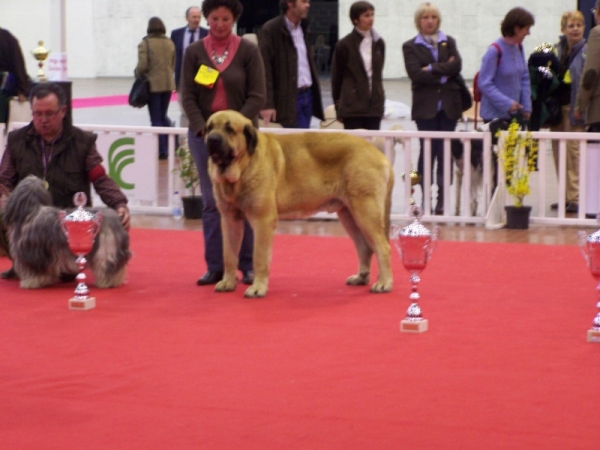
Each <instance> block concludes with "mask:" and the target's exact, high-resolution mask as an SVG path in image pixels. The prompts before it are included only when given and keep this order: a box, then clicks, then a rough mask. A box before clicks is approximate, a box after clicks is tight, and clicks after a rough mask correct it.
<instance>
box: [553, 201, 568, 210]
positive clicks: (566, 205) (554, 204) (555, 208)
mask: <svg viewBox="0 0 600 450" xmlns="http://www.w3.org/2000/svg"><path fill="white" fill-rule="evenodd" d="M568 207H569V204H568V203H565V208H568ZM550 209H552V210H557V209H558V203H552V204H551V205H550Z"/></svg>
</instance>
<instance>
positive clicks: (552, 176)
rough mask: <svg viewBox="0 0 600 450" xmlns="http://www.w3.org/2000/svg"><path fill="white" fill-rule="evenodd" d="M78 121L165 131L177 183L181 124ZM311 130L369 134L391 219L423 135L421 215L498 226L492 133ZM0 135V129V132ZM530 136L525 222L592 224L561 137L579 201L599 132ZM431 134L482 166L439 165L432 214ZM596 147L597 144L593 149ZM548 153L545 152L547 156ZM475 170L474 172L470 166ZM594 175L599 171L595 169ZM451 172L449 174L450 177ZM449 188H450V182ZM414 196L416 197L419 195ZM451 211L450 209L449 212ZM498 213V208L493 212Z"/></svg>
mask: <svg viewBox="0 0 600 450" xmlns="http://www.w3.org/2000/svg"><path fill="white" fill-rule="evenodd" d="M23 125H24V124H23V123H15V124H11V129H12V128H18V127H19V126H23ZM78 127H80V128H82V129H84V130H87V131H91V132H94V133H97V134H102V133H112V134H115V133H116V134H121V135H141V134H154V135H158V134H166V135H168V142H169V157H168V162H167V164H168V181H167V183H168V184H167V185H168V189H169V192H173V191H174V190H176V189H180V188H181V184H180V182H179V180H178V177H177V175H175V174H174V173H173V169H174V168H175V157H174V153H175V152H174V149H175V137H176V136H181V135H187V128H163V127H147V126H146V127H138V126H112V125H78ZM261 131H263V132H268V133H274V134H285V133H297V132H299V130H297V129H283V128H263V129H261ZM307 131H308V132H311V133H335V132H343V133H349V134H353V135H356V136H360V137H363V138H365V139H369V140H372V141H374V142H375V143H376V145H377V146H378V147H379V148H380V150H381V151H383V153H384V154H385V155H386V156H387V157H388V159H389V160H390V161H392V163H393V164H394V170H395V177H396V186H395V188H394V199H393V209H392V214H391V218H392V220H408V219H409V215H408V210H409V206H410V199H411V197H412V186H411V179H410V177H409V176H405V177H404V176H403V174H404V173H406V174H408V173H410V171H411V169H413V168H416V161H417V158H418V154H419V139H423V142H424V144H423V147H424V152H425V153H424V155H425V157H424V174H423V180H422V186H423V192H417V193H416V194H420V198H418V196H416V195H415V199H416V200H417V203H421V204H422V205H423V207H424V211H425V214H424V220H427V221H430V222H453V223H474V224H486V225H488V226H489V227H491V228H493V227H499V225H501V224H498V219H495V220H496V223H491V224H490V220H492V221H493V220H494V219H490V217H491V216H493V211H492V209H494V208H496V209H497V210H498V209H501V208H503V206H504V204H509V202H508V199H507V196H506V195H505V194H504V192H501V191H503V188H502V187H503V185H502V180H499V186H500V188H499V190H498V191H499V192H498V193H499V194H500V195H497V197H498V198H496V197H494V198H492V186H493V185H494V184H493V183H492V181H493V179H492V177H493V176H495V175H494V169H493V163H492V160H493V158H492V152H493V150H494V149H493V148H492V139H491V134H490V133H489V132H478V131H464V132H434V131H395V130H387V131H386V130H381V131H370V130H321V129H310V130H307ZM0 135H2V133H0ZM532 137H533V138H534V139H537V140H538V143H539V153H538V155H539V156H538V171H537V172H535V173H537V174H538V175H537V176H535V175H533V176H532V180H531V185H532V193H531V195H529V196H527V197H526V200H525V202H526V204H529V205H531V206H532V207H533V208H532V214H531V218H530V220H531V222H532V223H539V224H552V225H593V224H595V219H590V218H586V214H585V210H584V208H583V207H580V208H579V212H578V213H577V215H576V216H575V217H573V216H570V217H566V212H565V204H564V203H565V202H564V201H561V199H564V198H565V190H566V151H567V150H566V142H567V141H568V140H577V141H579V153H580V162H579V204H580V205H581V206H583V205H585V204H586V203H585V202H586V197H587V189H586V184H587V183H588V179H587V174H586V167H587V162H588V159H589V158H588V152H589V147H590V141H592V140H594V139H597V140H600V134H591V133H552V132H547V131H541V132H534V133H532ZM432 139H442V140H443V144H444V150H443V151H444V160H445V161H451V160H452V154H451V140H453V139H460V140H461V142H462V143H463V152H464V154H463V160H464V161H467V162H469V161H470V159H471V158H470V157H471V152H472V147H473V145H472V144H473V142H475V141H481V142H482V147H483V168H482V169H475V168H473V167H472V166H471V165H470V164H464V165H463V168H462V184H461V187H460V191H459V192H456V186H454V185H453V183H452V176H451V171H452V170H454V164H445V165H444V180H445V186H444V190H443V192H444V205H446V208H445V209H444V214H443V215H434V214H432V205H431V203H432V201H431V197H432V195H431V194H432V188H431V185H432V180H431V165H432V161H431V141H432ZM4 140H5V137H4V136H3V135H2V136H0V146H1V147H0V148H1V151H3V150H4ZM552 141H557V142H558V148H559V158H558V160H559V170H558V178H557V179H556V169H555V168H554V163H553V161H548V159H549V158H550V159H552V155H551V152H550V149H551V142H552ZM599 151H600V150H599ZM549 155H550V156H549ZM156 156H157V153H156V152H155V151H148V152H145V153H144V154H142V155H140V158H156ZM476 170H479V172H478V173H475V172H474V171H476ZM474 176H476V178H477V179H478V180H479V179H481V182H479V184H478V185H477V186H475V189H474V188H473V186H472V183H471V181H472V180H473V178H474ZM599 176H600V174H599ZM456 178H457V177H456V176H454V180H456ZM453 186H454V187H455V190H454V191H453V190H452V187H453ZM475 195H476V196H477V200H478V212H477V213H476V214H475V215H473V214H472V211H471V202H472V200H473V197H474V196H475ZM166 199H167V200H166V204H158V203H156V204H152V205H140V204H135V202H133V203H132V204H131V205H130V209H131V211H132V212H133V213H145V214H170V213H171V206H172V205H171V201H172V196H171V195H167V196H166ZM419 200H420V201H419ZM550 202H557V203H558V205H559V207H558V211H556V212H551V211H550V208H549V204H550ZM457 203H459V204H460V208H458V207H457ZM451 211H452V212H453V213H451ZM496 215H498V212H496ZM316 217H328V218H329V217H331V218H333V217H335V215H329V214H319V215H317V216H316Z"/></svg>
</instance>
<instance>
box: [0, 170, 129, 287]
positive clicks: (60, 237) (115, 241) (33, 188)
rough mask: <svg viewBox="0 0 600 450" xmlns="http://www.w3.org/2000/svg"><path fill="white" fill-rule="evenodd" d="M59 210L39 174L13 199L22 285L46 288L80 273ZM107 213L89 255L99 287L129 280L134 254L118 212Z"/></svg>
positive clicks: (11, 216) (12, 227) (10, 225)
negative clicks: (130, 261) (129, 267)
mask: <svg viewBox="0 0 600 450" xmlns="http://www.w3.org/2000/svg"><path fill="white" fill-rule="evenodd" d="M58 212H59V209H58V208H55V207H53V206H52V197H51V195H50V193H49V192H48V190H47V189H46V188H45V187H44V185H43V182H42V180H40V179H39V178H37V177H35V176H33V175H30V176H28V177H26V178H25V179H23V180H22V181H21V182H20V183H19V184H18V185H17V187H16V188H15V189H14V191H13V192H12V193H11V194H10V197H9V198H8V202H7V203H6V207H5V208H4V222H5V226H6V227H7V230H8V239H9V242H10V254H11V257H12V258H13V264H14V268H15V271H16V272H17V274H18V275H19V278H20V279H21V284H20V286H21V287H22V288H26V289H37V288H42V287H44V286H49V285H52V284H55V283H57V282H58V281H60V280H61V279H64V278H65V277H66V278H69V277H71V278H72V277H73V276H74V275H76V274H77V273H78V269H77V265H76V264H75V256H74V255H73V254H72V253H71V251H70V250H69V245H68V243H67V238H66V236H65V233H64V231H63V230H62V227H61V224H60V221H59V218H58ZM102 216H103V217H102V224H101V226H100V232H99V233H98V236H96V241H95V243H94V248H93V249H92V251H91V253H90V254H89V255H87V256H86V258H87V260H88V262H89V264H90V266H91V268H92V272H93V274H94V284H95V286H96V287H99V288H110V287H116V286H119V285H121V284H123V283H124V282H125V275H126V269H127V261H129V258H131V252H130V251H129V235H128V233H127V231H125V229H124V228H123V225H121V219H120V217H119V216H118V215H117V213H116V211H114V210H112V209H108V208H107V209H103V210H102Z"/></svg>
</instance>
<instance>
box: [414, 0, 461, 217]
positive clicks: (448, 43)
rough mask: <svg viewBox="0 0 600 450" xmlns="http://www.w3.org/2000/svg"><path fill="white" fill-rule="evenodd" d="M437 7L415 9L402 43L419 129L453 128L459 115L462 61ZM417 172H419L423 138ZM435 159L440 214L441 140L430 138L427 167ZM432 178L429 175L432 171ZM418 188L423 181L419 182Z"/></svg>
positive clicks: (442, 183)
mask: <svg viewBox="0 0 600 450" xmlns="http://www.w3.org/2000/svg"><path fill="white" fill-rule="evenodd" d="M441 22H442V16H441V14H440V11H439V9H438V8H437V7H436V6H434V5H433V4H431V3H429V2H426V3H422V4H420V5H419V6H418V7H417V10H416V11H415V26H416V27H417V30H418V34H417V36H416V37H414V38H413V39H410V40H408V41H406V42H405V43H404V44H403V45H402V52H403V54H404V64H405V66H406V72H407V73H408V76H409V77H410V79H411V85H412V114H411V115H412V119H413V120H414V121H415V122H416V124H417V128H418V129H419V130H420V131H422V130H425V131H454V130H455V128H456V123H457V122H458V119H460V117H461V116H462V112H463V100H462V95H461V85H460V83H459V82H458V81H457V80H456V79H457V77H458V76H459V75H460V70H461V68H462V60H461V57H460V54H459V53H458V49H457V48H456V41H455V40H454V39H453V38H452V37H450V36H448V35H446V34H444V33H443V32H442V31H441V30H440V24H441ZM420 141H421V151H420V153H419V161H418V163H417V171H418V172H419V173H420V174H423V167H424V155H423V139H421V140H420ZM436 162H437V169H436V184H437V187H438V190H437V202H436V205H435V214H438V215H443V214H444V142H443V141H442V140H441V139H433V140H432V141H431V170H432V172H433V167H434V164H435V163H436ZM432 180H433V174H432ZM420 184H421V188H423V182H422V181H421V183H420Z"/></svg>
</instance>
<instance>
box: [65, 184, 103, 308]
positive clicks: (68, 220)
mask: <svg viewBox="0 0 600 450" xmlns="http://www.w3.org/2000/svg"><path fill="white" fill-rule="evenodd" d="M73 203H74V204H75V206H77V209H76V210H75V211H73V212H72V213H71V214H69V215H68V216H67V213H66V212H65V211H60V212H59V213H58V215H59V219H60V223H61V225H62V227H63V231H64V232H65V234H66V236H67V241H68V242H69V249H70V250H71V252H72V253H73V254H74V255H76V256H77V259H76V260H75V263H76V264H77V268H78V269H79V273H78V274H77V287H76V288H75V296H74V297H72V298H71V299H70V300H69V309H75V310H81V311H85V310H88V309H92V308H95V307H96V298H95V297H90V290H89V288H88V287H87V285H86V284H85V279H86V276H85V273H84V270H85V265H86V263H87V260H86V259H85V255H87V254H88V253H90V252H91V251H92V248H93V247H94V240H95V238H96V235H97V234H98V232H99V231H100V224H101V223H102V213H100V212H97V213H96V214H92V213H90V212H88V211H86V210H85V209H83V206H84V205H85V204H86V203H87V196H86V195H85V194H84V193H83V192H78V193H77V194H75V196H74V197H73Z"/></svg>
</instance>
